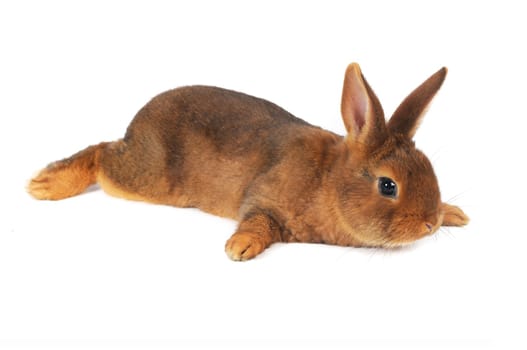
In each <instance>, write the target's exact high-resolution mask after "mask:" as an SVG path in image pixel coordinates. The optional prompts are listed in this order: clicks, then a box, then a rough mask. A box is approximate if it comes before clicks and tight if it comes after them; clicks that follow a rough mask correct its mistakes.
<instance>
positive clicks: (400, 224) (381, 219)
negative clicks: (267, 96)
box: [28, 64, 468, 260]
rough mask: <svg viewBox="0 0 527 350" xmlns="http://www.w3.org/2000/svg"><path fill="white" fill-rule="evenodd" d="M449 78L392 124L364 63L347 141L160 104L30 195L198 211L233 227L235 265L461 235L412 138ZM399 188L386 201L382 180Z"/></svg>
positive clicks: (249, 110)
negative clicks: (446, 228)
mask: <svg viewBox="0 0 527 350" xmlns="http://www.w3.org/2000/svg"><path fill="white" fill-rule="evenodd" d="M445 75H446V69H445V68H443V69H441V70H440V71H438V72H437V73H436V74H434V75H433V76H431V77H430V78H429V79H428V80H427V81H426V82H425V83H423V84H422V85H421V86H420V87H418V88H417V89H416V90H415V91H414V92H413V93H412V94H410V95H409V96H408V97H407V98H406V99H405V101H403V103H402V104H401V106H400V107H399V108H398V109H397V111H396V112H395V113H394V115H393V117H392V118H391V120H390V122H389V123H388V124H386V123H385V120H384V114H383V111H382V107H381V105H380V103H379V101H378V99H377V97H376V96H375V94H374V93H373V90H372V89H371V88H370V86H369V85H368V83H367V82H366V80H365V79H364V77H363V76H362V73H361V71H360V68H359V66H358V65H357V64H352V65H350V66H349V67H348V69H347V71H346V77H345V82H344V89H343V98H342V117H343V120H344V124H345V125H346V129H347V131H348V135H347V136H346V137H341V136H338V135H336V134H333V133H331V132H328V131H325V130H322V129H320V128H318V127H315V126H312V125H310V124H308V123H306V122H305V121H303V120H301V119H298V118H296V117H294V116H293V115H291V114H289V113H288V112H286V111H285V110H283V109H281V108H280V107H278V106H276V105H274V104H272V103H270V102H268V101H265V100H262V99H258V98H255V97H252V96H248V95H245V94H242V93H238V92H234V91H229V90H224V89H220V88H215V87H205V86H191V87H183V88H179V89H175V90H171V91H168V92H165V93H162V94H160V95H158V96H157V97H155V98H154V99H152V100H151V101H150V102H149V103H148V104H147V105H146V106H145V107H143V108H142V109H141V110H140V111H139V112H138V114H137V115H136V117H135V118H134V120H133V121H132V123H131V124H130V126H129V127H128V130H127V132H126V135H125V137H124V138H123V139H122V140H119V141H116V142H111V143H100V144H98V145H96V146H90V147H88V148H87V149H85V150H84V151H81V152H79V153H77V154H75V155H74V156H72V157H70V158H68V159H65V160H62V161H58V162H55V163H53V164H51V165H50V166H48V167H47V168H45V169H43V170H42V171H41V172H40V173H39V174H38V175H37V176H36V177H35V178H33V179H32V180H31V182H30V184H29V187H28V190H29V192H30V193H31V194H32V195H33V196H34V197H35V198H38V199H52V200H57V199H62V198H66V197H70V196H74V195H76V194H79V193H81V192H83V191H84V190H85V189H86V188H87V187H88V186H89V185H91V184H93V183H95V182H98V183H99V184H100V185H101V187H102V188H103V189H104V190H105V191H106V192H107V193H109V194H111V195H114V196H118V197H122V198H126V199H132V200H143V201H147V202H153V203H160V204H168V205H174V206H178V207H197V208H200V209H202V210H204V211H206V212H209V213H212V214H215V215H220V216H224V217H229V218H233V219H236V220H238V221H239V222H240V224H239V227H238V229H237V231H236V232H235V233H234V234H233V236H232V237H231V238H230V239H229V240H228V241H227V244H226V247H225V249H226V252H227V254H228V256H229V257H230V258H231V259H233V260H246V259H250V258H253V257H255V256H256V255H258V254H259V253H261V252H262V251H263V250H264V249H265V248H266V247H268V246H269V245H271V244H272V243H273V242H321V243H328V244H338V245H347V246H379V247H391V246H399V245H402V244H407V243H410V242H412V241H415V240H416V239H419V238H421V237H423V236H426V235H429V234H431V233H433V232H435V231H436V230H437V229H438V228H439V226H441V225H442V224H443V225H453V226H459V225H464V224H466V223H467V222H468V218H467V217H466V215H465V214H464V213H463V212H462V211H461V209H459V208H457V207H453V206H449V205H448V204H445V203H442V202H441V200H440V194H439V187H438V185H437V180H436V178H435V175H434V172H433V169H432V166H431V164H430V162H429V161H428V160H427V158H426V157H425V156H424V155H423V154H422V153H421V152H419V151H418V150H416V149H415V146H414V144H413V142H412V141H411V138H412V136H413V134H414V133H415V130H416V129H417V126H418V124H419V122H420V121H421V119H422V116H423V115H424V112H425V110H426V108H427V106H428V104H429V103H430V101H431V100H432V98H433V96H434V95H435V93H436V92H437V90H438V89H439V87H440V86H441V84H442V82H443V80H444V78H445ZM380 177H390V178H391V179H393V180H394V181H395V182H396V183H397V185H398V195H397V197H396V198H386V197H383V196H381V195H380V194H379V190H378V185H377V184H378V178H380Z"/></svg>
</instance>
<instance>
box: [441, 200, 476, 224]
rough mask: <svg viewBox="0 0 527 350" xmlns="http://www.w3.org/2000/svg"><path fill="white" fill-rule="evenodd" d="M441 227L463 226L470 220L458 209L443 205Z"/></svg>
mask: <svg viewBox="0 0 527 350" xmlns="http://www.w3.org/2000/svg"><path fill="white" fill-rule="evenodd" d="M442 209H443V226H465V225H466V224H468V222H469V221H470V219H469V218H468V216H467V215H466V214H465V213H464V212H463V210H461V209H460V208H459V207H456V206H454V205H450V204H446V203H443V205H442Z"/></svg>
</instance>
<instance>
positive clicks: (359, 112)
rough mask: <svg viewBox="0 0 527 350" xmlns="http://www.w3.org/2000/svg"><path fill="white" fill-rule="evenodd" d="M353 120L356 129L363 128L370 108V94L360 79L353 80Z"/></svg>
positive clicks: (358, 130)
mask: <svg viewBox="0 0 527 350" xmlns="http://www.w3.org/2000/svg"><path fill="white" fill-rule="evenodd" d="M353 85H354V86H353V94H354V95H353V96H352V100H353V106H354V108H353V109H354V113H353V122H354V123H355V129H356V130H357V132H360V131H361V130H362V127H363V126H364V124H365V123H366V112H367V109H368V95H367V94H366V91H365V90H364V87H363V86H362V85H361V83H360V82H359V81H358V80H354V81H353Z"/></svg>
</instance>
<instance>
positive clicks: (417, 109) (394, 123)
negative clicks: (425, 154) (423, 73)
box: [388, 67, 447, 139]
mask: <svg viewBox="0 0 527 350" xmlns="http://www.w3.org/2000/svg"><path fill="white" fill-rule="evenodd" d="M446 73H447V69H446V67H443V68H441V69H440V70H438V71H437V72H436V73H434V74H433V75H432V76H431V77H430V78H428V79H427V80H426V81H425V82H424V83H422V84H421V85H419V86H418V87H417V88H416V89H415V90H414V91H412V93H411V94H410V95H408V97H406V98H405V99H404V101H403V102H401V104H400V105H399V107H398V108H397V109H396V110H395V112H394V113H393V115H392V117H391V118H390V120H389V122H388V129H389V130H390V131H391V132H392V133H398V134H403V135H406V136H407V137H408V138H409V139H412V138H413V136H414V135H415V132H416V131H417V128H418V127H419V124H420V123H421V121H422V119H423V117H424V115H425V113H426V110H427V109H428V106H429V105H430V102H431V101H432V99H433V98H434V96H435V94H436V93H437V91H438V90H439V88H440V87H441V85H442V84H443V81H444V80H445V77H446Z"/></svg>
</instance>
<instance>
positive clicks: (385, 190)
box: [379, 177, 397, 198]
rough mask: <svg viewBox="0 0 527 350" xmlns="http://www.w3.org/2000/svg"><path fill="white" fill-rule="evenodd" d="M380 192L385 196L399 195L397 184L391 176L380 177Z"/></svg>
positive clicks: (393, 196) (394, 196)
mask: <svg viewBox="0 0 527 350" xmlns="http://www.w3.org/2000/svg"><path fill="white" fill-rule="evenodd" d="M379 193H380V194H382V195H383V196H385V197H391V198H396V197H397V184H396V183H395V181H393V180H392V179H390V178H389V177H380V178H379Z"/></svg>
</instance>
